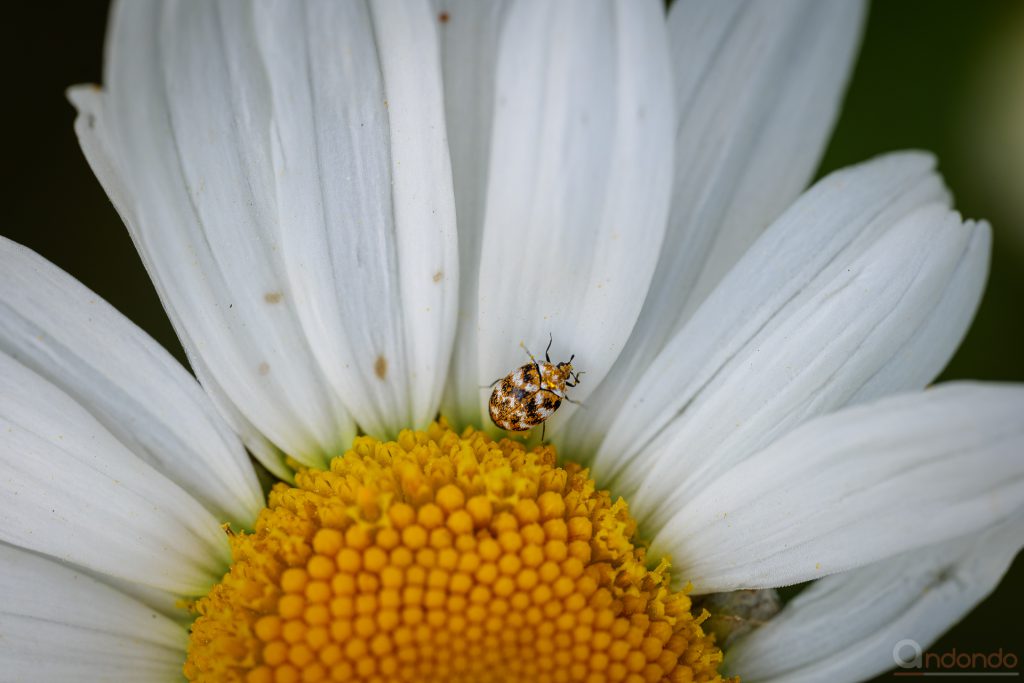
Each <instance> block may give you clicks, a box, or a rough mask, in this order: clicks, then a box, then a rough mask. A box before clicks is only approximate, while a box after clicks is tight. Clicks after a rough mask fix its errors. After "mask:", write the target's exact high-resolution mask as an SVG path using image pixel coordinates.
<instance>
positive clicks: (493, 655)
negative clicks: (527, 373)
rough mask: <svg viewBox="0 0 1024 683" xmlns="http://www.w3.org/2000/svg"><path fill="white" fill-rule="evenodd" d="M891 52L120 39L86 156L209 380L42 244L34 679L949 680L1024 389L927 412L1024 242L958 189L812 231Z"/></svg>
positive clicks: (773, 33) (357, 10)
mask: <svg viewBox="0 0 1024 683" xmlns="http://www.w3.org/2000/svg"><path fill="white" fill-rule="evenodd" d="M863 15H864V7H863V5H862V4H859V3H854V2H819V1H817V0H813V1H812V0H805V1H798V0H794V1H792V2H786V3H770V4H769V3H760V2H734V1H729V2H722V1H721V0H719V1H716V2H702V1H700V0H678V1H677V2H675V3H674V4H673V5H672V7H671V8H670V9H669V11H668V13H667V16H666V13H665V11H664V9H663V5H662V3H660V2H657V1H656V0H650V1H647V0H644V1H639V0H630V1H629V2H625V0H623V1H620V2H591V1H586V2H584V1H582V0H581V1H579V2H558V3H554V2H491V3H482V2H475V1H468V0H467V1H464V2H446V1H444V0H437V1H436V2H433V3H430V2H426V1H423V2H415V1H412V0H410V1H409V2H403V3H388V2H375V1H368V2H314V1H310V2H301V3H300V2H289V3H283V2H282V3H241V2H238V3H233V2H203V3H199V2H170V1H168V2H161V1H157V0H137V1H136V0H133V1H132V2H121V3H118V4H116V6H115V8H114V10H113V14H112V18H111V25H110V31H109V36H108V53H107V58H106V67H105V72H104V79H103V80H104V82H103V87H102V88H98V87H93V86H85V87H77V88H73V89H72V90H71V92H70V97H71V99H72V101H73V103H74V104H75V106H76V107H77V108H78V111H79V116H78V119H77V121H76V124H75V126H76V131H77V132H78V135H79V139H80V141H81V145H82V148H83V150H84V151H85V154H86V156H87V158H88V160H89V163H90V164H91V166H92V168H93V169H94V170H95V172H96V174H97V176H98V177H99V179H100V181H101V183H102V184H103V186H104V188H105V189H106V191H107V193H108V194H109V196H110V198H111V200H112V201H113V202H114V204H115V206H116V208H117V210H118V211H119V213H120V214H121V216H122V217H123V219H124V221H125V223H126V224H127V226H128V229H129V230H130V232H131V235H132V238H133V240H134V242H135V244H136V246H137V248H138V250H139V253H140V255H141V257H142V259H143V261H144V263H145V265H146V267H147V269H148V272H149V274H150V276H151V277H152V279H153V282H154V283H155V285H156V288H157V290H158V292H159V294H160V296H161V299H162V301H163V304H164V307H165V308H166V311H167V314H168V316H169V317H170V319H171V321H172V323H173V324H174V326H175V329H176V331H177V333H178V335H179V337H180V339H181V341H182V344H183V346H184V348H185V350H186V353H187V355H188V358H189V361H190V364H191V366H192V370H193V371H194V373H195V376H196V377H197V378H198V382H197V381H196V380H195V379H193V378H192V376H191V375H190V374H188V373H187V372H186V371H185V370H184V369H183V368H181V367H180V366H178V365H177V364H176V362H175V361H174V360H173V359H172V358H171V357H170V356H169V355H168V354H167V353H166V352H165V351H163V350H162V349H160V348H159V347H158V346H157V344H156V343H155V342H153V340H151V339H150V338H148V337H147V336H146V335H145V334H144V333H142V332H141V331H140V330H139V329H138V328H136V327H135V326H133V325H132V324H131V323H130V322H129V321H128V320H126V319H125V318H123V317H122V316H120V315H119V314H118V313H117V312H116V311H115V310H113V309H112V308H111V307H110V306H109V305H108V304H106V303H105V302H103V301H101V300H99V299H98V298H97V297H96V296H95V295H93V294H91V293H90V292H89V291H88V290H86V289H85V288H84V287H83V286H82V285H80V284H78V283H76V282H75V281H74V280H73V279H72V278H71V277H70V276H68V275H67V274H65V273H62V272H60V271H59V270H58V269H57V268H56V267H54V266H53V265H50V264H48V263H47V262H45V261H44V260H43V259H41V258H40V257H38V256H37V255H35V254H33V253H31V252H29V251H28V250H26V249H24V248H22V247H20V246H18V245H16V244H13V243H11V242H9V241H4V242H3V243H2V244H0V264H2V265H0V491H2V495H0V541H2V544H0V636H2V637H0V658H2V660H3V662H4V666H3V674H0V678H2V679H3V680H16V681H62V682H63V681H69V680H75V681H124V680H131V681H133V682H138V683H145V682H147V681H170V680H180V679H182V678H187V679H189V680H196V681H211V682H221V681H245V682H247V683H269V682H277V683H286V682H294V681H305V682H312V681H425V682H429V681H465V682H467V683H468V682H480V681H507V682H509V683H512V682H515V681H537V682H543V681H628V682H630V683H635V682H638V681H677V682H678V681H716V680H723V679H724V678H727V677H737V676H738V677H740V678H741V679H742V680H743V681H821V680H829V681H857V680H863V679H865V678H869V677H871V676H872V675H874V674H876V673H879V672H881V671H884V670H886V669H888V668H890V667H891V666H892V665H893V654H892V653H893V646H894V644H897V643H898V642H899V641H901V640H904V639H913V640H915V641H917V642H918V643H920V644H921V645H922V646H927V644H929V643H931V642H932V641H933V640H934V639H935V638H936V637H937V636H938V635H939V634H940V633H942V632H943V631H944V630H945V629H946V628H947V627H948V626H950V625H951V624H953V623H955V622H956V621H957V620H958V619H959V618H960V617H961V616H963V615H964V614H965V613H966V612H968V611H969V610H970V609H971V608H972V606H973V605H974V604H976V603H977V602H978V601H979V600H981V599H982V598H983V597H984V596H985V595H986V594H987V593H988V592H989V591H991V590H992V589H993V588H994V587H995V585H996V584H997V583H998V581H999V580H1000V578H1001V576H1002V575H1003V573H1004V572H1005V570H1006V568H1007V566H1008V564H1009V563H1010V561H1011V560H1012V558H1013V556H1014V555H1015V554H1016V552H1017V550H1018V549H1019V548H1020V547H1021V545H1022V543H1024V538H1022V529H1024V525H1022V524H1021V515H1022V510H1024V458H1022V457H1021V452H1022V447H1024V421H1022V420H1021V419H1020V418H1021V415H1022V411H1024V390H1022V388H1021V387H1019V386H1009V385H1003V386H1001V385H994V384H977V383H958V384H953V385H947V386H940V387H933V388H928V389H925V388H926V387H927V386H928V385H929V383H930V382H931V381H932V380H933V379H934V378H935V377H936V376H937V375H938V373H939V372H940V371H941V370H942V368H943V366H944V365H945V364H946V362H947V361H948V360H949V358H950V357H951V355H952V354H953V352H954V350H955V349H956V347H957V345H958V344H959V342H960V340H961V339H962V337H963V335H964V333H965V331H966V329H967V327H968V325H969V323H970V320H971V318H972V316H973V314H974V311H975V308H976V306H977V304H978V301H979V299H980V297H981V293H982V289H983V286H984V281H985V276H986V271H987V264H988V252H989V244H990V232H989V228H988V226H987V225H986V224H985V223H975V222H973V221H964V220H962V219H961V217H960V216H959V215H958V214H957V213H955V212H954V211H953V210H952V209H951V208H950V204H951V200H950V196H949V193H948V192H947V190H946V189H945V188H944V186H943V183H942V181H941V179H940V177H939V176H938V174H937V173H936V171H935V162H934V160H933V159H932V158H930V157H929V156H928V155H927V154H923V153H897V154H891V155H887V156H884V157H881V158H877V159H873V160H870V161H867V162H865V163H863V164H861V165H859V166H856V167H852V168H849V169H845V170H842V171H839V172H836V173H833V174H832V175H829V176H828V177H826V178H824V179H822V180H821V181H819V182H818V183H816V184H815V185H813V186H812V187H811V188H810V189H807V190H806V191H803V190H804V189H805V187H806V185H807V183H808V182H809V180H810V178H811V177H812V174H813V172H814V169H815V167H816V164H817V162H818V158H819V156H820V153H821V151H822V148H823V145H824V142H825V140H826V138H827V136H828V133H829V130H830V128H831V125H832V123H833V121H834V119H835V116H836V112H837V108H838V105H839V101H840V98H841V93H842V90H843V85H844V82H845V79H846V77H847V75H848V73H849V70H850V67H851V64H852V61H853V58H854V54H855V51H856V45H857V42H858V38H859V32H860V27H861V24H862V22H863ZM549 334H550V335H551V338H552V339H553V347H552V352H553V355H554V356H555V359H554V360H556V361H557V360H562V359H566V358H569V357H570V356H572V355H573V354H575V359H574V361H573V362H574V365H575V367H576V369H578V370H583V371H585V373H586V374H585V375H584V377H583V378H582V380H581V381H580V382H579V384H578V386H577V387H575V388H574V389H572V393H571V397H572V398H573V400H574V401H576V403H568V402H565V404H564V405H562V406H561V408H560V409H559V410H558V411H557V413H555V414H554V416H553V417H552V418H551V419H550V420H549V421H548V422H547V423H546V429H547V438H548V441H546V442H543V443H541V442H540V440H539V438H538V436H539V435H537V436H533V437H531V438H530V439H528V440H526V441H524V440H521V439H520V440H514V439H504V438H502V437H503V436H504V435H503V434H502V433H501V432H500V430H498V429H497V428H496V427H494V426H493V425H491V424H489V420H488V417H487V412H486V406H487V401H488V396H489V394H490V391H491V389H490V388H489V386H488V385H489V384H490V383H491V382H492V381H493V380H494V378H495V377H502V376H504V375H505V374H507V373H508V372H509V371H511V370H513V369H514V368H516V367H518V366H520V365H522V364H523V363H524V362H525V357H524V356H523V353H522V350H521V349H520V348H519V344H520V342H524V343H525V345H526V346H527V347H529V348H533V349H534V350H535V351H536V350H539V349H540V348H542V347H543V346H544V344H545V343H547V340H548V339H549ZM248 454H251V455H252V456H253V457H254V458H255V459H256V460H258V461H259V463H261V464H262V466H263V467H265V468H266V470H269V472H271V473H272V474H273V475H275V476H276V478H277V479H279V480H280V481H279V482H278V483H276V484H275V485H274V486H273V487H272V489H271V490H270V492H269V495H268V496H266V497H264V492H263V489H262V488H261V487H260V484H259V481H258V479H257V477H256V474H255V472H254V470H253V468H252V466H251V465H250V460H249V458H248ZM806 582H812V583H810V585H809V587H806V588H805V589H804V590H803V592H801V593H800V594H799V595H797V597H796V598H795V599H793V600H791V601H790V602H789V603H788V604H786V605H785V606H784V607H782V608H781V611H778V609H777V608H778V605H777V601H776V600H775V599H774V598H775V594H774V592H772V591H771V590H770V589H773V588H775V587H781V586H789V585H792V584H801V583H806ZM745 603H752V604H753V606H754V608H755V609H754V610H750V609H748V608H747V606H746V605H745ZM765 606H767V607H768V609H763V608H764V607H765ZM776 612H777V613H776ZM723 617H724V618H723ZM723 623H725V624H728V623H732V624H737V623H738V624H739V625H740V626H741V628H738V629H736V628H733V629H731V632H730V629H723V628H720V626H721V625H722V624H723Z"/></svg>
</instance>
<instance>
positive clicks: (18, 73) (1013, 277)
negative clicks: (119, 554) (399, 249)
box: [0, 0, 1024, 681]
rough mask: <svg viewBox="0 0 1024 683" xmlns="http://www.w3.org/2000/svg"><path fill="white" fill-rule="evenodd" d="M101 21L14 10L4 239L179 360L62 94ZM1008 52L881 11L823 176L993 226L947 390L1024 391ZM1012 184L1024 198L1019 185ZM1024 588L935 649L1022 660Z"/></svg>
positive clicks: (93, 67) (98, 43)
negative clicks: (996, 148)
mask: <svg viewBox="0 0 1024 683" xmlns="http://www.w3.org/2000/svg"><path fill="white" fill-rule="evenodd" d="M12 15H13V16H12ZM105 22H106V3H105V2H92V3H90V2H83V3H72V2H68V3H65V4H60V3H58V4H53V3H25V4H20V5H16V6H14V7H11V8H10V9H8V20H7V21H6V22H5V23H6V33H8V34H9V35H8V36H7V37H6V39H5V40H4V41H2V43H3V45H2V48H0V49H2V50H3V51H4V53H5V54H4V58H5V59H4V63H5V65H6V68H7V74H8V75H7V81H6V83H5V84H4V86H5V89H6V92H5V97H4V111H3V116H4V117H5V119H6V120H5V124H6V125H5V126H4V131H5V133H6V135H5V137H6V140H5V143H6V148H7V154H6V163H5V164H4V165H3V174H4V178H3V185H2V187H3V188H4V209H5V211H4V216H3V224H2V227H0V233H2V234H3V235H5V236H7V237H10V238H12V239H14V240H16V241H18V242H22V243H24V244H27V245H29V246H31V247H32V248H33V249H35V250H37V251H39V252H40V253H42V254H43V255H45V256H46V257H47V258H49V259H50V260H52V261H54V262H55V263H57V264H58V265H59V266H61V267H62V268H64V269H65V270H67V271H69V272H70V273H72V274H73V275H74V276H76V277H77V278H79V279H80V280H82V281H83V282H84V283H85V284H86V285H88V286H89V287H91V288H92V289H93V290H95V291H96V292H98V293H99V294H100V295H102V296H103V297H104V298H106V299H107V300H108V301H110V302H111V303H113V304H114V305H115V306H116V307H117V308H118V309H120V310H121V311H122V312H124V313H125V314H126V315H127V316H128V317H129V318H131V319H132V320H134V321H135V322H137V323H138V324H139V325H141V326H142V327H143V328H145V329H146V330H147V331H148V332H149V333H150V334H152V335H153V336H154V337H156V338H157V339H158V340H159V341H160V342H161V343H163V344H164V345H165V346H166V347H168V348H170V349H172V350H173V351H174V352H175V353H176V354H177V355H178V357H179V358H182V354H181V350H180V347H179V346H178V344H177V341H176V340H175V338H174V335H173V333H172V331H171V327H170V325H169V324H168V322H167V319H166V318H165V317H164V314H163V312H162V310H161V308H160V304H159V302H158V300H157V298H156V294H155V292H154V291H153V288H152V286H151V285H150V284H149V280H148V279H147V278H146V274H145V272H144V270H143V268H142V265H141V264H140V262H139V259H138V257H137V256H136V254H135V251H134V249H133V247H132V245H131V242H130V240H129V239H128V235H127V232H126V231H125V230H124V228H123V227H122V226H121V223H120V221H119V219H118V217H117V215H116V214H115V213H114V211H113V209H112V207H111V205H110V203H109V202H108V201H107V198H106V196H105V195H104V194H103V191H102V190H101V189H100V186H99V184H98V183H97V182H96V180H95V179H94V177H93V175H92V173H91V172H90V171H89V168H88V167H87V165H86V163H85V161H84V159H83V158H82V155H81V153H80V152H79V149H78V144H77V142H76V141H75V137H74V134H73V131H72V120H73V118H74V113H73V111H72V109H71V107H70V106H69V105H68V104H67V103H66V101H65V99H64V94H63V91H64V88H65V87H67V86H68V85H71V84H74V83H81V82H98V81H99V80H100V72H101V68H100V67H101V54H102V39H103V33H104V28H105ZM1014 31H1016V35H1014ZM1013 40H1018V41H1024V3H1019V2H1015V1H1014V0H1005V1H1001V2H996V1H995V0H988V1H985V2H977V1H976V2H968V1H967V0H962V1H960V2H953V1H945V0H943V1H936V0H885V1H882V2H877V3H876V4H875V5H874V6H873V7H872V12H871V17H870V20H869V24H868V27H867V32H866V36H865V40H864V45H863V49H862V52H861V56H860V60H859V62H858V66H857V69H856V72H855V74H854V77H853V81H852V83H851V86H850V89H849V92H848V95H847V99H846V104H845V106H844V108H843V114H842V117H841V119H840V121H839V125H838V127H837V129H836V133H835V137H834V139H833V140H832V143H831V145H830V147H829V149H828V152H827V154H826V155H825V160H824V162H823V165H822V172H823V173H824V172H827V171H830V170H833V169H835V168H838V167H841V166H844V165H847V164H850V163H854V162H857V161H861V160H863V159H866V158H868V157H871V156H873V155H875V154H877V153H880V152H884V151H888V150H894V149H905V148H919V149H927V150H931V151H933V152H935V153H937V154H938V156H939V159H940V165H941V170H942V172H943V174H944V175H945V177H946V180H947V183H948V184H949V186H950V187H951V188H952V189H953V192H954V194H955V196H956V206H957V208H958V209H959V210H960V211H961V212H963V214H964V215H965V216H968V217H975V218H986V219H988V220H989V221H990V222H991V223H992V224H993V227H994V231H995V233H994V234H995V250H994V251H995V253H994V256H993V261H992V270H991V275H990V280H989V286H988V289H987V292H986V295H985V299H984V301H983V303H982V306H981V310H980V311H979V312H978V316H977V319H976V322H975V324H974V326H973V327H972V329H971V332H970V334H969V335H968V337H967V339H966V341H965V342H964V345H963V347H962V348H961V349H960V351H959V353H958V354H957V356H956V357H955V358H954V359H953V362H952V363H951V364H950V366H949V368H948V369H947V370H946V372H945V373H944V375H943V378H944V379H953V378H978V379H986V380H1014V381H1022V380H1024V320H1022V316H1021V303H1020V302H1021V301H1022V297H1024V276H1022V266H1024V218H1022V215H1024V214H1022V213H1021V212H1020V209H1019V208H1018V209H1017V210H1016V211H1015V210H1014V208H1013V206H1014V204H1013V202H1018V204H1017V206H1018V207H1019V206H1020V204H1019V202H1021V199H1020V197H1019V196H1016V197H1015V196H1010V195H1009V194H1007V193H1006V190H1005V186H1004V189H1003V190H998V189H996V188H994V187H993V184H992V183H988V182H986V181H985V177H986V173H985V172H983V169H982V168H981V167H980V166H979V162H978V156H979V155H978V154H977V153H976V150H977V148H978V145H977V144H976V143H977V140H978V139H980V138H981V137H983V136H987V138H988V139H991V138H992V137H993V135H992V130H989V129H987V127H988V124H987V123H986V121H985V119H984V117H982V118H979V117H978V116H977V115H976V113H977V110H978V107H979V106H981V104H979V103H980V102H981V100H979V98H978V97H977V93H978V89H979V87H980V85H979V84H981V83H983V82H984V80H985V78H986V74H987V73H989V71H990V70H991V65H992V63H993V61H994V59H995V60H996V61H998V53H997V48H998V46H999V45H1000V44H1006V43H1007V42H1008V41H1013ZM994 55H995V57H994ZM1016 72H1017V73H1018V74H1019V75H1020V77H1019V78H1018V79H1017V81H1016V86H1015V87H1019V88H1024V63H1021V64H1019V65H1018V66H1017V67H1016ZM1012 86H1013V84H1012V83H1011V87H1012ZM1005 99H1006V100H1008V99H1009V98H1005ZM993 102H994V104H993ZM999 102H1000V99H999V98H996V99H995V100H993V101H991V102H985V103H984V104H985V106H998V105H999ZM1022 117H1024V113H1022ZM1020 125H1022V126H1024V120H1022V121H1021V122H1020ZM982 128H986V129H985V130H982ZM996 137H997V139H998V135H997V136H996ZM1022 166H1024V162H1020V161H1018V166H1017V168H1018V169H1020V168H1021V167H1022ZM1016 186H1017V188H1018V193H1024V176H1022V177H1021V178H1020V179H1019V180H1018V182H1017V183H1016ZM1022 419H1024V416H1022ZM1022 579H1024V562H1022V561H1021V560H1020V559H1019V558H1018V560H1017V562H1016V563H1015V564H1014V566H1013V568H1012V569H1011V572H1010V574H1009V575H1008V576H1007V577H1006V579H1005V580H1004V581H1003V584H1002V585H1001V586H1000V588H999V590H998V591H997V592H996V593H995V594H994V595H993V596H992V597H990V598H989V599H988V600H987V601H986V602H985V603H983V604H982V605H981V606H979V607H978V608H977V609H976V610H975V611H974V613H972V614H971V615H970V616H969V617H968V618H967V619H966V620H965V621H963V622H962V623H961V624H960V625H959V626H958V627H956V628H955V629H954V630H953V631H951V632H950V633H948V634H947V635H946V636H945V637H944V638H943V639H942V640H941V641H940V642H939V643H937V644H936V645H935V646H934V647H933V648H932V650H933V651H938V652H944V651H947V650H949V649H951V648H954V647H955V648H956V649H957V651H958V652H969V651H984V652H988V651H992V650H996V649H998V648H1003V650H1004V651H1013V652H1015V653H1017V654H1018V656H1024V647H1022V644H1024V643H1022V641H1024V639H1022V637H1021V633H1022V629H1021V628H1020V626H1019V621H1020V615H1019V614H1018V613H1019V612H1020V611H1021V608H1022V607H1024V600H1022V594H1024V591H1022V590H1021V588H1020V586H1019V584H1020V582H1021V580H1022ZM878 680H880V681H881V680H886V681H892V680H894V679H893V677H892V676H891V675H888V674H887V675H885V676H882V677H880V678H879V679H878ZM961 680H963V679H961Z"/></svg>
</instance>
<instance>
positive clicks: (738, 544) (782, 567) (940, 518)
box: [653, 384, 1024, 593]
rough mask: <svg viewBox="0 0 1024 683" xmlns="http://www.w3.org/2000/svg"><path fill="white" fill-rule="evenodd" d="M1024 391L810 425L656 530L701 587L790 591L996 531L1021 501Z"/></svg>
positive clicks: (977, 392)
mask: <svg viewBox="0 0 1024 683" xmlns="http://www.w3.org/2000/svg"><path fill="white" fill-rule="evenodd" d="M1021 415H1024V385H998V384H989V385H986V384H950V385H943V386H941V387H939V388H935V389H929V390H927V391H924V392H919V393H915V394H905V395H900V396H894V397H889V398H886V399H882V400H880V401H878V402H876V403H872V404H868V405H865V406H856V407H852V408H847V409H846V410H843V411H840V412H838V413H834V414H832V415H828V416H825V417H821V418H818V419H816V420H813V421H811V422H809V423H807V424H806V425H804V426H802V427H800V428H798V429H796V430H795V431H794V432H792V433H790V434H788V435H786V436H785V437H783V438H782V439H779V440H778V441H776V442H775V443H773V444H772V445H771V446H769V447H768V448H766V449H764V450H763V451H761V452H759V453H757V454H756V455H754V456H752V457H751V458H749V459H748V460H746V461H744V462H743V463H741V464H739V465H738V466H736V467H734V468H732V469H731V470H729V471H728V472H727V473H725V474H723V475H722V476H720V477H719V478H718V479H716V480H715V481H714V482H713V483H711V484H710V485H709V486H707V487H706V488H704V489H703V490H702V491H701V492H700V493H698V494H697V495H695V496H694V497H693V498H692V499H691V500H690V501H688V502H687V503H686V504H685V505H682V506H679V507H678V508H677V509H676V510H675V511H674V514H673V516H672V517H671V518H670V519H668V520H666V521H665V523H664V525H662V526H660V527H659V532H658V533H657V534H656V536H655V539H654V541H653V545H655V546H657V547H658V548H660V549H661V550H670V551H671V554H672V555H673V557H675V558H676V565H677V567H678V572H679V576H680V577H681V578H683V579H685V580H691V581H693V584H694V586H695V587H696V590H697V591H698V592H700V593H705V592H722V591H729V590H734V589H737V588H764V587H770V586H785V585H789V584H793V583H799V582H801V581H807V580H809V579H813V578H819V577H822V576H825V575H828V574H833V573H835V572H841V571H845V570H848V569H852V568H854V567H859V566H861V565H864V564H867V563H870V562H875V561H878V560H882V559H885V558H888V557H892V556H894V555H897V554H899V553H902V552H906V551H909V550H912V549H914V548H919V547H923V546H926V545H929V544H932V543H939V542H942V541H946V540H949V539H952V538H955V537H957V536H960V535H963V534H968V533H972V532H976V531H978V530H980V529H984V528H986V527H988V526H990V525H993V524H997V523H999V522H1001V521H1002V520H1004V519H1006V518H1007V517H1008V516H1010V515H1012V514H1014V513H1015V512H1016V511H1018V510H1020V509H1022V506H1024V421H1022V420H1021V419H1020V418H1021Z"/></svg>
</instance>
